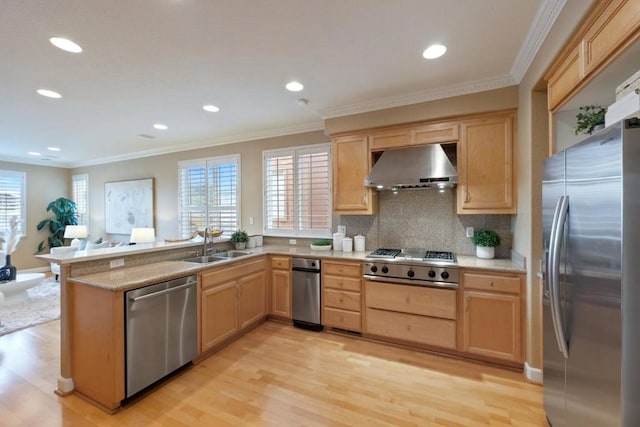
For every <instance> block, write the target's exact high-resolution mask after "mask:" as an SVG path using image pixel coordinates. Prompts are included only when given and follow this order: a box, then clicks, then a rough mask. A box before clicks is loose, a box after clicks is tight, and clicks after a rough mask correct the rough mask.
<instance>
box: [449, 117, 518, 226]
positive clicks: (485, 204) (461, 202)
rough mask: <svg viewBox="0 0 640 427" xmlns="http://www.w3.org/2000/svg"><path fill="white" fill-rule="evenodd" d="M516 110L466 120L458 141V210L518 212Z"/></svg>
mask: <svg viewBox="0 0 640 427" xmlns="http://www.w3.org/2000/svg"><path fill="white" fill-rule="evenodd" d="M514 134H515V111H513V112H509V113H505V114H500V115H495V116H487V117H483V118H477V119H472V120H464V121H462V123H461V124H460V141H459V142H458V189H457V196H458V214H513V213H515V212H516V200H515V195H514V189H515V185H514V179H513V176H514V173H513V139H514Z"/></svg>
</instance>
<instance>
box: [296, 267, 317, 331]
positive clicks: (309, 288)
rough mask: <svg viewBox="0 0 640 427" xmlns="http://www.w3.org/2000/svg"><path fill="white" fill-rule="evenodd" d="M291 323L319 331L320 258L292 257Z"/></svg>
mask: <svg viewBox="0 0 640 427" xmlns="http://www.w3.org/2000/svg"><path fill="white" fill-rule="evenodd" d="M291 271H293V283H292V288H293V290H292V294H293V306H292V313H293V325H294V326H297V327H299V328H305V329H312V330H314V331H321V330H322V324H321V322H320V260H319V259H307V258H293V259H292V260H291Z"/></svg>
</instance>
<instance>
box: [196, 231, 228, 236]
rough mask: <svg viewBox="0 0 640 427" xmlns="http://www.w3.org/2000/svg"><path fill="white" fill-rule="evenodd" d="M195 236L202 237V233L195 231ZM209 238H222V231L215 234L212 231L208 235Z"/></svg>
mask: <svg viewBox="0 0 640 427" xmlns="http://www.w3.org/2000/svg"><path fill="white" fill-rule="evenodd" d="M195 234H196V235H198V236H200V237H204V231H196V233H195ZM209 236H211V237H220V236H222V231H216V232H215V233H214V232H213V231H212V232H210V233H209Z"/></svg>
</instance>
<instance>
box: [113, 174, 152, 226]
mask: <svg viewBox="0 0 640 427" xmlns="http://www.w3.org/2000/svg"><path fill="white" fill-rule="evenodd" d="M104 209H105V222H106V224H105V231H106V232H107V233H109V234H131V229H132V228H134V227H136V228H138V227H153V226H154V225H153V178H147V179H136V180H131V181H118V182H106V183H105V184H104Z"/></svg>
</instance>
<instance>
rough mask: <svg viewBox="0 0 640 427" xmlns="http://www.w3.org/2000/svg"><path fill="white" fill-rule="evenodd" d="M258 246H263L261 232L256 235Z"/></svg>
mask: <svg viewBox="0 0 640 427" xmlns="http://www.w3.org/2000/svg"><path fill="white" fill-rule="evenodd" d="M256 246H257V247H260V246H262V234H259V235H257V236H256Z"/></svg>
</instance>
